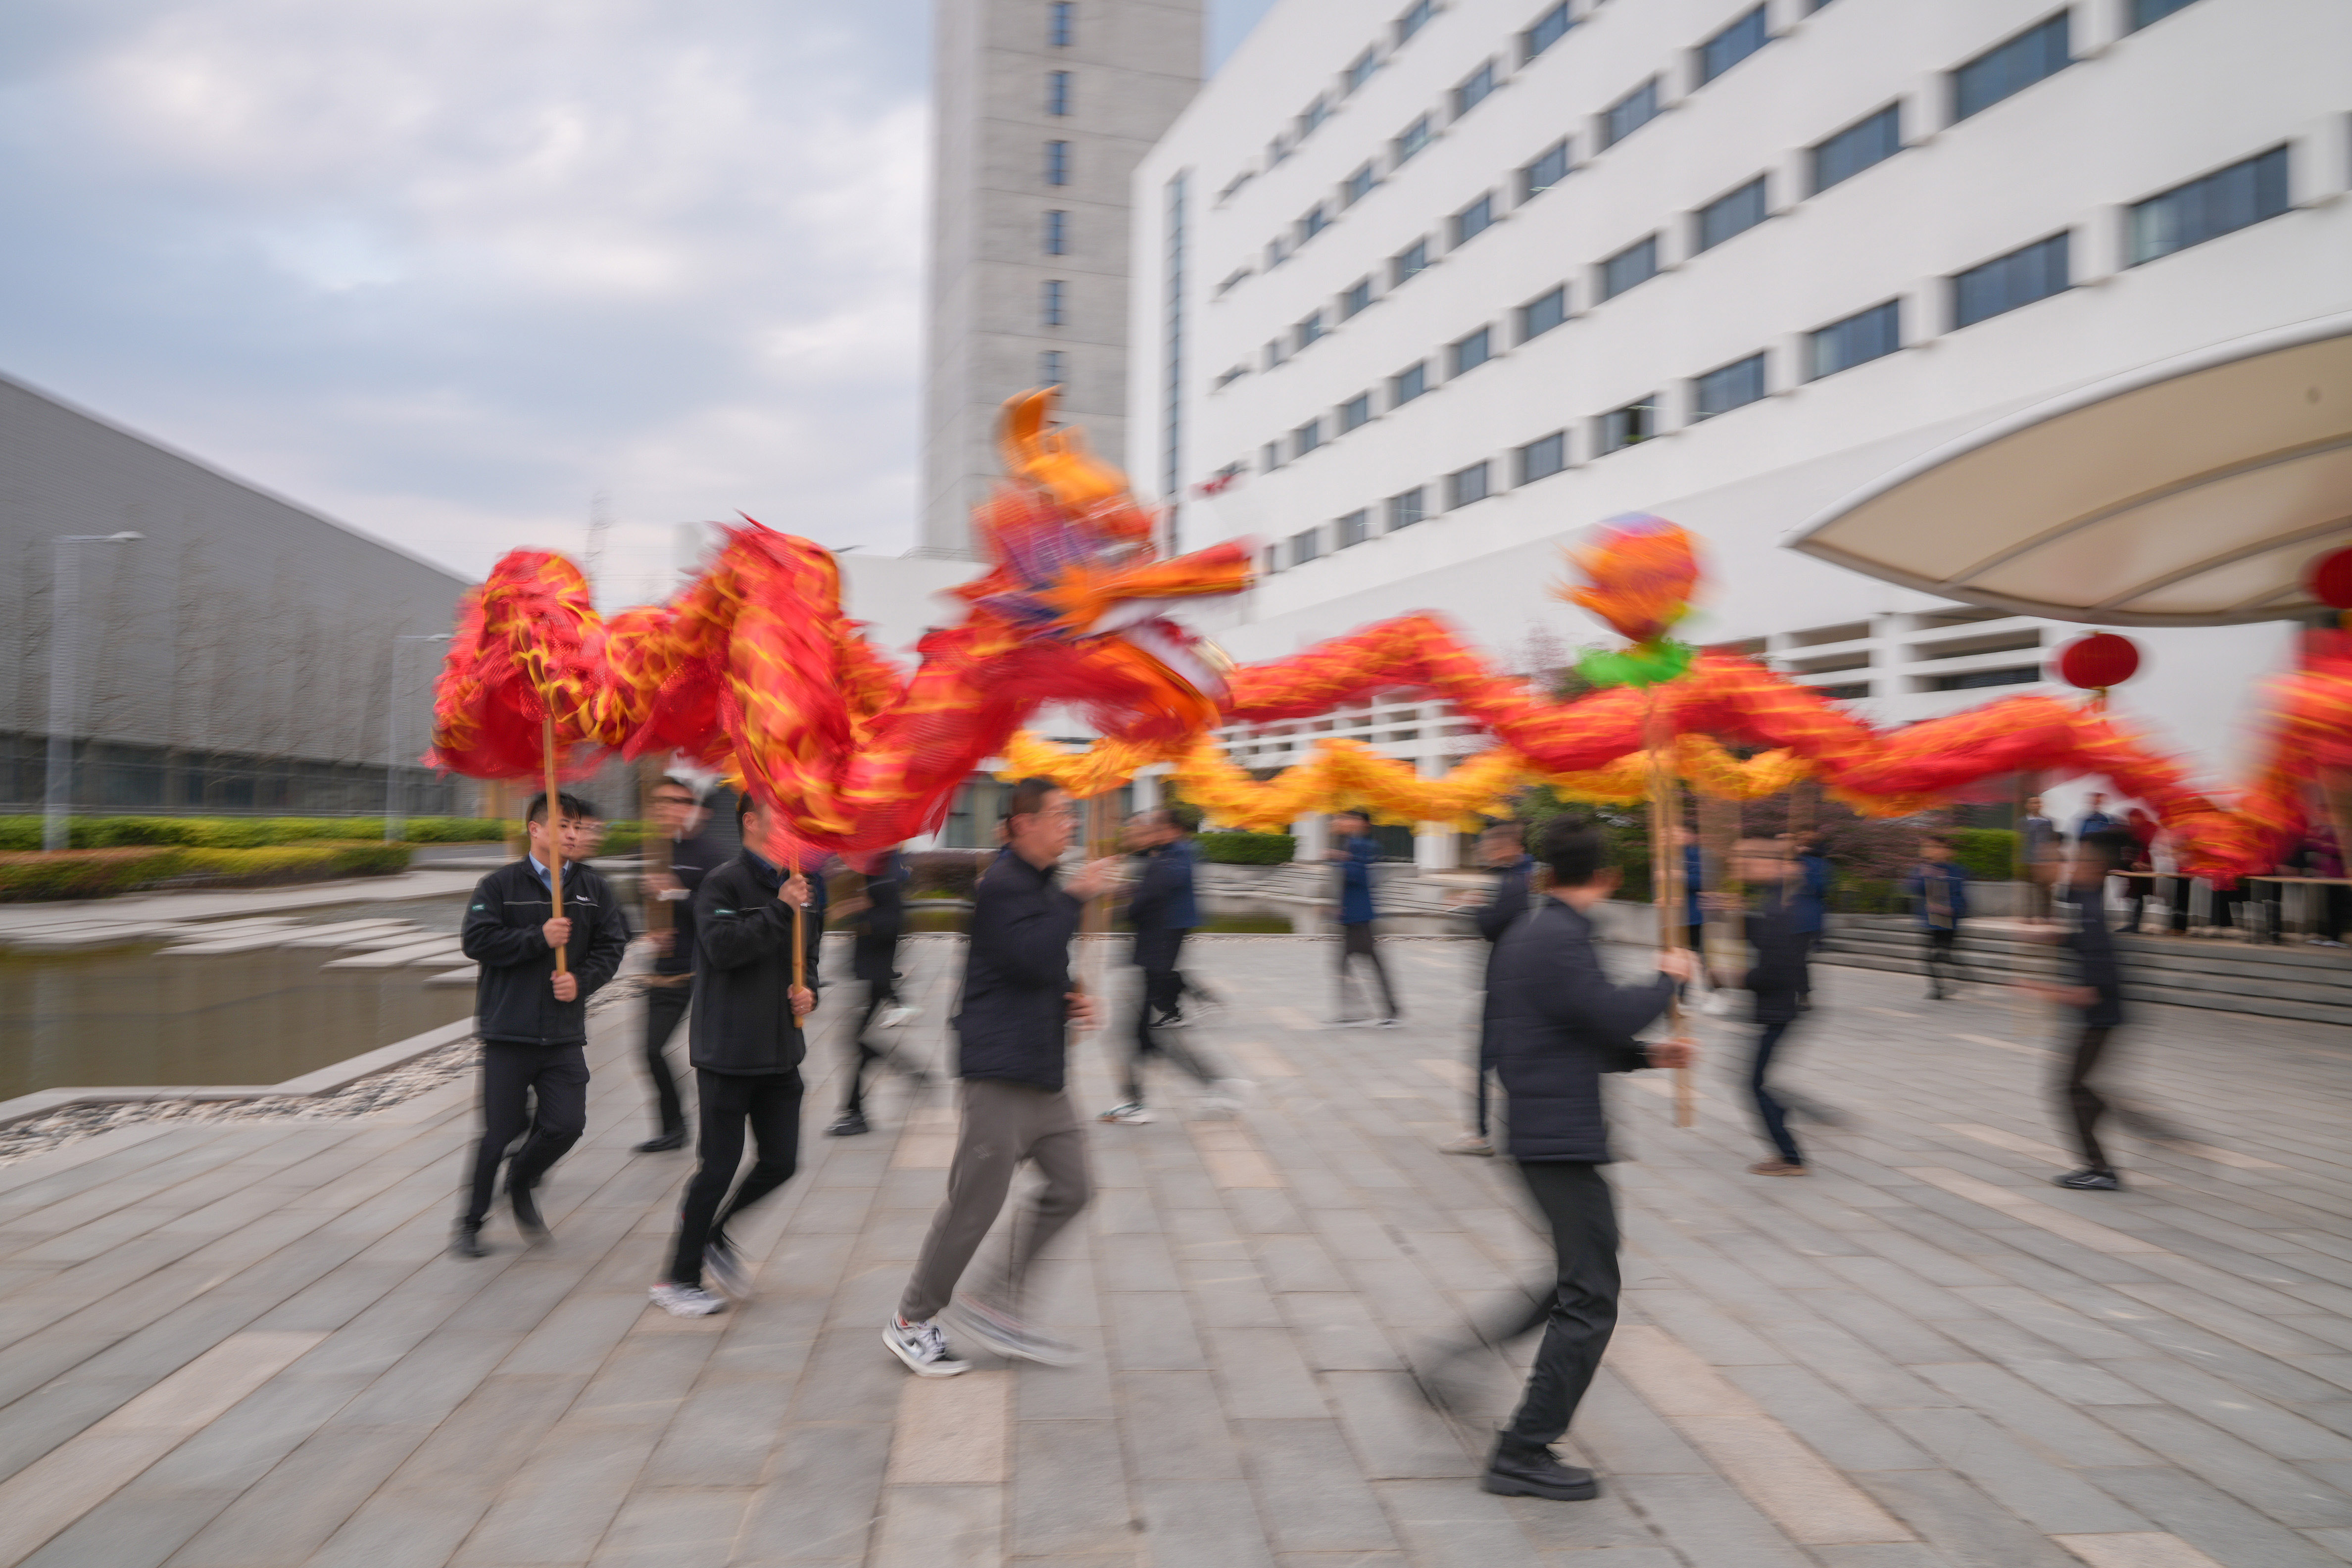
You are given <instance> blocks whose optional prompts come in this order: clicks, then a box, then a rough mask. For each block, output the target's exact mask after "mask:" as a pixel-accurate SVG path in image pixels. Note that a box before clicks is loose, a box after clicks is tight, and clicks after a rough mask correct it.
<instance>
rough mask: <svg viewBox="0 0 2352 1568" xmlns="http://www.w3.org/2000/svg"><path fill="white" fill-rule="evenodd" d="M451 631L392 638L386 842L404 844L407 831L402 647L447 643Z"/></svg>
mask: <svg viewBox="0 0 2352 1568" xmlns="http://www.w3.org/2000/svg"><path fill="white" fill-rule="evenodd" d="M448 640H449V634H448V633H447V632H431V633H424V634H418V635H414V636H408V637H394V638H393V639H392V694H391V697H390V700H387V701H386V702H385V703H384V712H383V841H384V842H385V843H386V844H397V843H399V842H400V837H401V834H402V833H403V832H404V830H405V829H406V827H407V824H406V822H405V821H404V816H405V815H406V814H405V813H404V812H403V811H402V810H401V809H400V645H401V644H403V643H411V642H447V641H448Z"/></svg>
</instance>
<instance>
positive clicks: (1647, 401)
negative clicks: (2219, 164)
mask: <svg viewBox="0 0 2352 1568" xmlns="http://www.w3.org/2000/svg"><path fill="white" fill-rule="evenodd" d="M2287 153H2288V150H2287V149H2286V148H2285V147H2274V148H2272V149H2270V150H2269V151H2268V152H2264V153H2258V154H2256V155H2255V156H2254V157H2252V158H2248V159H2246V160H2244V161H2242V162H2241V163H2233V164H2231V165H2230V166H2229V167H2227V168H2224V169H2220V170H2217V171H2215V172H2213V173H2212V174H2205V175H2202V176H2200V177H2199V178H2197V179H2194V180H2190V181H2189V182H2187V183H2185V184H2179V185H2176V186H2174V187H2173V188H2171V189H2170V190H2168V191H2165V192H2162V193H2160V194H2158V195H2154V196H2151V197H2149V198H2147V200H2145V201H2142V202H2140V203H2137V205H2134V206H2132V207H2131V208H2130V209H2129V211H2128V215H2127V222H2128V225H2129V230H2128V235H2127V244H2128V254H2129V257H2130V259H2131V260H2132V262H2133V263H2135V264H2137V263H2139V262H2144V261H2150V260H2154V259H2156V258H2158V257H2162V256H2168V255H2170V254H2173V253H2174V252H2176V251H2179V250H2181V249H2185V248H2187V247H2189V246H2192V245H2195V244H2198V243H2200V241H2202V240H2206V239H2211V238H2215V237H2219V236H2221V235H2224V234H2229V233H2232V232H2235V231H2236V230H2238V229H2242V228H2245V227H2247V226H2251V225H2252V224H2254V223H2258V222H2261V221H2262V220H2263V219H2265V218H2268V217H2273V216H2278V215H2279V214H2281V213H2284V212H2285V211H2287V210H2288V203H2287V197H2288V173H2289V170H2288V164H2287ZM2071 251H2072V237H2071V235H2070V234H2068V233H2065V232H2061V233H2058V234H2054V235H2051V236H2048V237H2044V238H2042V239H2038V240H2035V241H2034V242H2032V244H2030V245H2025V246H2021V247H2019V248H2017V249H2015V250H2012V251H2010V252H2009V253H2007V254H2006V255H2002V256H1998V257H1995V258H1992V259H1990V260H1989V261H1985V262H1982V263H1979V265H1977V266H1975V267H1971V268H1967V269H1966V270H1964V271H1961V272H1958V273H1956V274H1954V275H1952V276H1951V277H1949V278H1948V279H1946V280H1945V288H1946V295H1947V310H1948V316H1949V319H1950V321H1951V322H1952V325H1953V327H1954V328H1955V329H1957V328H1960V327H1967V326H1971V325H1974V324H1975V323H1976V322H1979V321H1986V320H1989V319H1990V318H1991V317H1994V316H1998V315H2001V314H2003V313H2005V312H2007V311H2010V310H2017V309H2019V308H2020V307H2021V306H2024V305H2029V304H2032V303H2033V302H2034V301H2036V300H2045V299H2048V298H2050V297H2051V296H2053V295H2055V294H2058V293H2062V292H2063V291H2064V290H2065V289H2069V288H2071V287H2072V286H2073V280H2072V270H2071V260H2070V257H2071ZM1567 311H1568V305H1567V289H1566V286H1565V285H1563V286H1561V287H1560V288H1558V289H1552V290H1551V291H1550V292H1549V293H1547V294H1545V295H1543V296H1541V297H1539V298H1538V299H1537V300H1531V301H1529V302H1528V304H1526V305H1523V306H1521V307H1520V308H1519V310H1518V323H1519V342H1528V340H1529V339H1531V338H1534V337H1537V336H1540V335H1541V334H1542V333H1543V332H1545V331H1549V330H1550V329H1551V328H1552V327H1553V326H1556V325H1558V324H1559V322H1560V321H1564V320H1566V318H1567ZM1903 347H1904V336H1903V307H1902V301H1901V300H1884V301H1882V302H1880V303H1878V304H1876V305H1873V306H1871V307H1870V308H1869V309H1868V310H1858V311H1856V312H1854V313H1853V315H1850V316H1847V317H1844V318H1843V319H1841V320H1839V321H1832V322H1830V323H1828V324H1827V325H1825V326H1822V327H1819V328H1816V329H1814V330H1813V331H1810V332H1808V333H1806V334H1805V336H1804V339H1803V342H1802V347H1801V357H1802V363H1801V374H1800V376H1799V379H1801V380H1803V381H1818V380H1821V379H1822V378H1823V377H1825V376H1831V375H1835V374H1838V373H1839V372H1841V371H1844V370H1850V369H1852V368H1853V367H1854V366H1856V365H1860V364H1866V363H1869V362H1871V361H1873V360H1876V359H1883V358H1885V357H1886V356H1887V355H1890V354H1893V353H1896V352H1897V351H1899V350H1900V349H1902V348H1903ZM1496 352H1497V351H1496V345H1495V341H1494V329H1493V328H1492V327H1490V326H1489V327H1481V328H1479V329H1478V330H1477V331H1474V332H1472V333H1470V334H1468V335H1467V336H1465V337H1463V338H1460V339H1457V340H1455V341H1454V342H1453V343H1451V344H1449V345H1448V346H1447V349H1446V351H1445V358H1446V362H1447V371H1448V379H1449V380H1450V379H1452V378H1454V377H1458V376H1462V375H1465V374H1469V373H1470V372H1471V371H1473V370H1475V369H1477V368H1478V367H1479V366H1481V365H1483V364H1485V363H1486V362H1487V361H1488V360H1489V359H1492V358H1494V357H1495V355H1496ZM1768 359H1769V356H1768V354H1767V353H1763V352H1759V353H1752V354H1748V355H1747V356H1745V357H1743V358H1740V359H1738V360H1735V361H1733V362H1731V363H1727V364H1723V365H1719V366H1717V367H1716V368H1715V369H1713V370H1710V371H1706V372H1705V373H1703V374H1699V375H1696V376H1694V377H1692V378H1691V380H1690V381H1689V383H1688V396H1687V414H1686V422H1687V423H1690V424H1698V423H1702V422H1704V421H1706V420H1708V419H1712V418H1714V417H1716V416H1718V415H1722V414H1727V413H1729V412H1731V411H1732V410H1734V409H1737V408H1742V407H1745V406H1747V405H1749V404H1751V403H1757V402H1760V401H1761V400H1762V399H1763V398H1764V397H1765V396H1766V395H1768V394H1769V391H1770V390H1771V388H1770V386H1769V378H1768V374H1767V365H1768ZM1431 385H1432V383H1431V380H1430V362H1429V361H1427V360H1421V361H1417V362H1416V363H1413V364H1412V365H1409V366H1407V367H1406V368H1405V369H1404V370H1402V371H1401V372H1399V373H1398V374H1395V375H1392V376H1391V377H1390V378H1389V380H1388V386H1387V393H1388V406H1389V408H1390V409H1391V410H1394V409H1397V408H1401V407H1402V406H1404V405H1406V404H1408V403H1411V402H1412V401H1413V400H1414V399H1416V398H1419V397H1421V396H1423V395H1425V394H1426V393H1427V392H1428V391H1429V390H1430V389H1431ZM1660 408H1661V400H1660V399H1659V398H1658V397H1656V396H1654V395H1653V396H1649V397H1643V398H1640V399H1637V400H1636V401H1634V402H1633V403H1630V404H1627V405H1623V406H1622V407H1619V408H1615V409H1612V410H1610V411H1609V412H1607V413H1605V414H1602V415H1600V416H1596V417H1595V418H1594V419H1593V420H1592V421H1591V437H1590V440H1591V453H1592V456H1593V457H1595V458H1600V457H1605V456H1607V455H1609V454H1610V453H1612V452H1616V451H1620V450H1622V449H1623V448H1624V447H1632V446H1636V445H1638V444H1640V443H1641V442H1643V441H1646V440H1648V439H1650V438H1651V437H1654V436H1655V435H1657V434H1659V432H1660ZM1373 413H1374V410H1373V407H1372V394H1371V393H1370V392H1363V393H1359V394H1358V395H1355V396H1354V397H1352V398H1349V400H1348V401H1347V402H1345V403H1343V404H1341V405H1339V409H1338V410H1337V411H1336V415H1335V416H1334V417H1335V420H1336V425H1337V434H1339V435H1345V434H1347V433H1348V432H1349V431H1352V430H1355V429H1358V428H1360V426H1364V425H1366V424H1369V423H1370V421H1371V419H1372V417H1373ZM1325 430H1326V423H1325V419H1324V417H1323V416H1318V417H1316V418H1314V419H1310V420H1308V421H1307V423H1305V424H1303V425H1301V426H1297V428H1295V429H1294V430H1292V431H1291V432H1290V434H1289V435H1288V436H1287V437H1285V438H1284V439H1283V440H1279V441H1269V442H1267V443H1266V444H1265V447H1263V448H1262V449H1261V451H1260V454H1259V467H1260V468H1261V470H1263V471H1267V472H1271V471H1272V470H1274V469H1275V468H1280V467H1282V466H1283V464H1284V463H1285V462H1286V461H1290V460H1295V459H1297V458H1301V457H1304V456H1306V455H1307V453H1309V452H1312V451H1315V450H1317V449H1318V448H1319V447H1322V446H1324V445H1325V444H1326V435H1325ZM1570 461H1571V454H1570V449H1569V433H1568V432H1567V431H1566V430H1556V431H1553V432H1551V433H1550V434H1549V435H1546V436H1542V437H1538V438H1537V439H1536V440H1534V441H1532V442H1529V443H1528V444H1527V445H1525V446H1523V447H1517V449H1516V450H1515V453H1514V467H1515V472H1516V478H1515V480H1514V482H1515V483H1517V484H1522V485H1524V484H1528V483H1532V482H1533V481H1535V480H1537V479H1548V478H1549V477H1550V476H1551V475H1553V474H1556V473H1559V472H1560V471H1561V470H1562V469H1564V468H1568V467H1569V466H1570ZM1239 467H1240V465H1238V464H1235V465H1232V466H1231V467H1230V468H1228V470H1227V471H1228V472H1234V471H1238V469H1239ZM1492 493H1494V492H1493V489H1492V488H1491V486H1490V483H1489V467H1488V464H1487V463H1486V462H1484V461H1481V462H1479V463H1475V464H1473V465H1471V466H1470V467H1469V468H1463V469H1458V470H1456V471H1455V472H1454V473H1453V474H1450V475H1448V476H1447V477H1446V479H1445V481H1444V497H1445V510H1453V509H1454V508H1456V507H1461V506H1466V505H1469V504H1471V503H1473V502H1475V501H1479V500H1485V499H1486V497H1487V496H1488V495H1490V494H1492ZM1421 495H1422V492H1421V491H1420V490H1419V489H1415V490H1412V491H1408V492H1406V493H1405V495H1403V496H1402V497H1394V498H1391V507H1390V509H1389V512H1388V516H1389V528H1388V529H1387V530H1385V531H1394V530H1395V529H1396V528H1399V527H1402V526H1406V525H1407V524H1408V523H1410V522H1418V521H1421V520H1422V518H1423V516H1424V515H1426V514H1425V512H1424V511H1423V508H1422V501H1421ZM1368 518H1369V513H1368V512H1365V513H1351V514H1349V519H1342V520H1341V521H1340V522H1339V523H1338V524H1335V525H1333V528H1334V533H1333V537H1334V538H1335V539H1336V540H1337V541H1338V544H1337V545H1336V546H1335V548H1345V547H1346V545H1348V544H1350V543H1355V542H1360V541H1361V540H1362V539H1365V538H1369V537H1370V531H1369V522H1368V521H1367V519H1368ZM1400 519H1402V521H1400ZM1350 520H1352V521H1350ZM1320 538H1321V531H1319V530H1308V531H1306V532H1304V533H1301V534H1297V535H1294V536H1293V538H1292V540H1291V541H1290V544H1291V546H1292V549H1291V553H1290V558H1289V559H1288V560H1287V561H1280V560H1276V559H1275V558H1274V557H1272V556H1270V557H1269V561H1268V570H1279V569H1280V567H1281V566H1283V565H1297V564H1299V563H1301V562H1304V561H1307V560H1312V559H1314V558H1315V556H1316V555H1317V554H1318V553H1323V551H1322V550H1321V548H1320V546H1319V545H1317V544H1314V543H1312V541H1314V540H1319V539H1320ZM1302 542H1307V543H1306V544H1303V545H1302ZM1301 548H1305V549H1307V553H1305V554H1301V553H1299V549H1301Z"/></svg>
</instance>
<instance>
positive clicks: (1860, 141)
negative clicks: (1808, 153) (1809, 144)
mask: <svg viewBox="0 0 2352 1568" xmlns="http://www.w3.org/2000/svg"><path fill="white" fill-rule="evenodd" d="M1901 151H1903V106H1902V105H1901V104H1900V103H1890V104H1888V105H1887V106H1886V107H1885V108H1884V109H1882V110H1879V111H1878V112H1877V113H1875V114H1874V115H1872V116H1871V117H1870V118H1869V119H1867V120H1862V121H1856V122H1855V123H1853V124H1852V125H1849V126H1847V127H1846V128H1845V129H1844V130H1843V131H1841V132H1838V133H1837V134H1836V135H1834V136H1832V137H1831V138H1830V139H1829V140H1828V141H1826V142H1822V143H1821V144H1820V145H1819V146H1817V147H1815V148H1814V149H1813V194H1814V195H1820V194H1821V193H1822V192H1823V191H1826V190H1828V189H1829V188H1830V187H1831V186H1832V185H1834V184H1837V183H1838V182H1839V181H1841V180H1850V179H1852V178H1853V177H1854V176H1855V175H1856V174H1861V173H1862V172H1863V171H1864V169H1867V168H1869V167H1870V166H1871V165H1872V164H1873V163H1885V161H1886V160H1887V159H1889V158H1892V157H1893V156H1895V153H1900V152H1901Z"/></svg>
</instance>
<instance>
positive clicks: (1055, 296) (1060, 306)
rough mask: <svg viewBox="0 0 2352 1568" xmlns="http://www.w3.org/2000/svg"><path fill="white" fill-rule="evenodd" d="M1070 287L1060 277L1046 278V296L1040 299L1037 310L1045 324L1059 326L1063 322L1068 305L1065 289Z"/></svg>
mask: <svg viewBox="0 0 2352 1568" xmlns="http://www.w3.org/2000/svg"><path fill="white" fill-rule="evenodd" d="M1068 287H1069V286H1068V285H1067V284H1066V283H1064V282H1063V281H1062V279H1059V278H1048V279H1045V290H1044V296H1045V297H1044V298H1043V299H1042V300H1040V301H1039V304H1038V311H1037V314H1038V317H1039V319H1040V320H1042V321H1044V322H1045V325H1047V326H1049V327H1058V326H1060V325H1061V324H1062V320H1063V312H1064V310H1065V307H1066V301H1065V299H1064V290H1065V289H1067V288H1068Z"/></svg>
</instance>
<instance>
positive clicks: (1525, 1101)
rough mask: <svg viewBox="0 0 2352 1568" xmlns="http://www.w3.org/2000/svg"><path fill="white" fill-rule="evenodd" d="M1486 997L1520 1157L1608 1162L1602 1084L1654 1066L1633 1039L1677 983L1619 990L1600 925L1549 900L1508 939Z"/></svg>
mask: <svg viewBox="0 0 2352 1568" xmlns="http://www.w3.org/2000/svg"><path fill="white" fill-rule="evenodd" d="M1486 994H1487V1014H1486V1027H1487V1031H1488V1033H1487V1038H1488V1041H1489V1048H1491V1049H1492V1050H1493V1052H1494V1053H1495V1057H1496V1064H1497V1066H1498V1068H1499V1069H1500V1071H1501V1073H1502V1078H1503V1088H1504V1089H1505V1091H1506V1092H1507V1093H1508V1094H1509V1095H1510V1097H1511V1109H1510V1117H1511V1138H1510V1148H1509V1150H1508V1152H1509V1154H1510V1156H1511V1158H1513V1159H1515V1160H1582V1161H1591V1162H1592V1163H1595V1164H1598V1163H1602V1162H1605V1161H1607V1160H1608V1159H1609V1158H1610V1153H1609V1126H1608V1121H1607V1119H1606V1118H1605V1117H1604V1116H1603V1115H1602V1114H1601V1074H1602V1073H1604V1072H1631V1071H1633V1069H1634V1068H1643V1067H1647V1066H1649V1065H1650V1063H1649V1057H1648V1056H1647V1055H1646V1054H1645V1053H1644V1052H1643V1048H1642V1044H1641V1042H1640V1041H1638V1040H1636V1039H1635V1038H1634V1037H1633V1035H1634V1032H1635V1031H1636V1030H1638V1029H1641V1028H1643V1026H1646V1025H1648V1023H1649V1022H1650V1020H1652V1019H1653V1018H1655V1017H1656V1016H1658V1015H1659V1014H1660V1013H1663V1012H1664V1011H1665V1007H1666V1003H1667V1000H1668V999H1669V998H1670V997H1672V996H1673V994H1674V982H1673V981H1671V980H1668V979H1667V978H1666V977H1665V976H1664V975H1663V974H1661V975H1657V976H1655V977H1654V978H1653V979H1652V980H1651V981H1650V982H1649V983H1648V984H1643V985H1612V984H1610V983H1609V980H1608V977H1607V976H1606V975H1604V974H1603V973H1601V957H1600V954H1599V953H1597V952H1594V951H1593V948H1592V924H1591V921H1588V920H1586V919H1585V918H1584V916H1583V915H1581V914H1580V913H1578V912H1577V911H1576V910H1572V909H1570V908H1569V907H1568V906H1567V905H1566V904H1564V903H1561V902H1560V901H1559V900H1558V899H1552V898H1545V899H1538V900H1536V909H1535V911H1534V913H1532V914H1530V915H1528V917H1527V918H1526V919H1525V920H1522V921H1518V922H1517V923H1516V924H1514V925H1513V926H1512V927H1511V929H1510V930H1509V931H1506V932H1505V933H1504V935H1503V940H1502V942H1500V943H1499V944H1497V946H1496V950H1495V961H1494V963H1493V965H1492V966H1491V967H1490V968H1489V970H1488V972H1487V976H1486Z"/></svg>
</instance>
